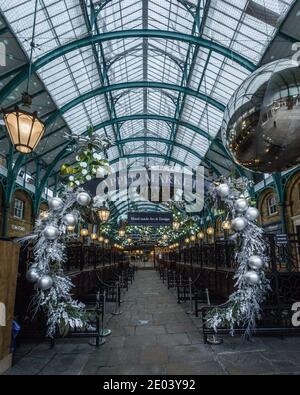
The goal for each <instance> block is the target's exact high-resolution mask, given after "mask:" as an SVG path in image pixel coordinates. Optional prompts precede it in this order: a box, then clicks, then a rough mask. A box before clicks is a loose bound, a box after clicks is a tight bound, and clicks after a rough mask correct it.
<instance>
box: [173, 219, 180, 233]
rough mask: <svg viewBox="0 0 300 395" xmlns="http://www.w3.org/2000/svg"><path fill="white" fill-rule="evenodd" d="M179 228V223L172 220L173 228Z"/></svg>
mask: <svg viewBox="0 0 300 395" xmlns="http://www.w3.org/2000/svg"><path fill="white" fill-rule="evenodd" d="M179 228H180V223H179V222H178V221H174V222H173V230H175V231H176V230H178V229H179Z"/></svg>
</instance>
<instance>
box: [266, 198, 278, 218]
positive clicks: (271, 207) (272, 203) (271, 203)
mask: <svg viewBox="0 0 300 395" xmlns="http://www.w3.org/2000/svg"><path fill="white" fill-rule="evenodd" d="M277 213H278V208H277V200H276V197H275V196H270V197H269V198H268V214H269V216H271V215H274V214H277Z"/></svg>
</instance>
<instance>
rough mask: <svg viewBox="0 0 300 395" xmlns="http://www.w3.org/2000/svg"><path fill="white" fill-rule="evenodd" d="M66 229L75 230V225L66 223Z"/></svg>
mask: <svg viewBox="0 0 300 395" xmlns="http://www.w3.org/2000/svg"><path fill="white" fill-rule="evenodd" d="M67 231H68V232H70V233H73V232H74V231H75V226H74V225H68V226H67Z"/></svg>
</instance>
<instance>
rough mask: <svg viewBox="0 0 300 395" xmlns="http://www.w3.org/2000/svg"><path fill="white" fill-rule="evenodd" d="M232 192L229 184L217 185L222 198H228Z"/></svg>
mask: <svg viewBox="0 0 300 395" xmlns="http://www.w3.org/2000/svg"><path fill="white" fill-rule="evenodd" d="M229 193H230V188H229V185H227V184H221V185H219V186H218V187H217V194H218V195H219V196H220V197H221V198H226V197H227V196H228V195H229Z"/></svg>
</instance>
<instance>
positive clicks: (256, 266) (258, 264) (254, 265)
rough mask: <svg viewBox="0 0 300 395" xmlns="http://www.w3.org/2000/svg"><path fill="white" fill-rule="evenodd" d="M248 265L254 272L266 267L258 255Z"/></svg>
mask: <svg viewBox="0 0 300 395" xmlns="http://www.w3.org/2000/svg"><path fill="white" fill-rule="evenodd" d="M248 265H249V267H250V268H251V269H253V270H260V269H262V268H263V267H264V262H263V260H262V259H261V257H260V256H258V255H253V256H252V257H251V258H250V259H249V261H248Z"/></svg>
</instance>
